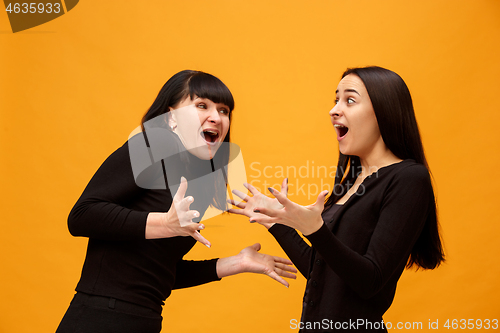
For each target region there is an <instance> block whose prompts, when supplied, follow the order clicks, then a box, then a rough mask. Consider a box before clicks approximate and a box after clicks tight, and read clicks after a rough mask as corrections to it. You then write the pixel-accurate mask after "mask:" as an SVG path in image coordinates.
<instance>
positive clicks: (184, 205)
mask: <svg viewBox="0 0 500 333" xmlns="http://www.w3.org/2000/svg"><path fill="white" fill-rule="evenodd" d="M193 202H194V198H193V197H191V196H189V197H186V198H184V199H182V200H181V201H178V202H176V203H175V209H177V211H178V212H179V213H180V212H187V211H188V210H189V206H190V205H191V204H192V203H193Z"/></svg>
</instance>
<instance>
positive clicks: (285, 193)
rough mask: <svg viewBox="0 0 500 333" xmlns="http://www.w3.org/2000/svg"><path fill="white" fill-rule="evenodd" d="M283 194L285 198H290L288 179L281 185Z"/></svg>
mask: <svg viewBox="0 0 500 333" xmlns="http://www.w3.org/2000/svg"><path fill="white" fill-rule="evenodd" d="M280 192H281V194H283V195H284V196H285V197H286V196H288V178H285V179H283V182H282V183H281V190H280Z"/></svg>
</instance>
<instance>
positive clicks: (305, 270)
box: [269, 224, 312, 278]
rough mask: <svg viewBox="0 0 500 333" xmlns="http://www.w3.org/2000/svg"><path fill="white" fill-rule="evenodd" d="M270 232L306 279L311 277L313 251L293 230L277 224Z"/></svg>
mask: <svg viewBox="0 0 500 333" xmlns="http://www.w3.org/2000/svg"><path fill="white" fill-rule="evenodd" d="M269 232H270V233H271V234H272V235H273V236H274V238H275V239H276V240H277V241H278V243H279V244H280V246H281V248H282V249H283V251H285V253H286V254H287V255H288V257H289V258H290V260H291V261H292V262H293V263H294V265H295V267H297V269H298V270H299V271H300V273H301V274H302V275H303V276H304V277H306V278H307V277H308V276H309V263H310V260H311V255H312V249H311V247H310V246H309V245H308V244H307V243H306V242H305V241H304V239H303V238H302V237H300V235H299V234H298V233H297V231H296V230H295V229H293V228H290V227H287V226H284V225H281V224H275V225H274V226H273V227H272V228H269Z"/></svg>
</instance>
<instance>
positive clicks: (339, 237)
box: [269, 160, 435, 332]
mask: <svg viewBox="0 0 500 333" xmlns="http://www.w3.org/2000/svg"><path fill="white" fill-rule="evenodd" d="M434 207H435V205H434V193H433V190H432V185H431V180H430V177H429V173H428V171H427V169H426V168H425V167H424V166H423V165H421V164H417V163H415V162H414V161H413V160H404V161H402V162H400V163H396V164H392V165H390V166H387V167H383V168H380V169H379V170H378V172H377V173H374V174H372V175H371V176H368V177H367V178H366V179H365V180H364V181H363V183H362V185H361V186H360V187H359V189H358V192H357V193H356V194H354V195H352V196H351V197H350V198H349V200H348V201H347V202H346V203H345V204H344V205H335V206H332V207H331V208H330V210H327V211H325V212H323V215H322V217H323V221H324V224H323V226H322V227H321V228H320V229H319V230H318V231H316V232H314V233H313V234H311V235H308V236H307V239H308V240H309V241H310V242H311V244H312V247H311V246H309V245H308V244H307V243H306V242H305V241H304V240H303V239H302V237H300V235H299V234H298V233H297V232H296V231H295V230H294V229H292V228H289V227H287V226H283V225H278V224H275V225H274V226H273V227H271V228H270V229H269V231H270V232H271V233H272V234H273V236H274V237H275V238H276V239H277V240H278V242H279V243H280V245H281V247H282V248H283V249H284V250H285V252H286V253H287V255H288V256H289V257H290V259H291V260H292V261H293V263H294V264H295V265H296V267H297V268H298V269H299V271H300V272H301V273H302V274H303V275H304V276H305V277H306V278H307V286H306V292H305V294H304V305H303V312H302V319H301V320H302V322H304V323H306V322H310V323H312V322H322V321H323V320H328V321H332V322H334V323H335V322H340V323H344V322H349V320H351V322H352V321H357V320H358V319H363V320H365V322H366V321H370V322H371V323H374V322H379V323H380V322H381V321H382V315H383V314H384V313H385V312H386V311H387V309H388V308H389V306H390V305H391V303H392V301H393V299H394V295H395V291H396V284H397V281H398V279H399V277H400V276H401V274H402V272H403V270H404V268H405V265H406V263H407V261H408V258H409V255H410V252H411V250H412V247H413V245H414V244H415V242H416V240H417V238H418V237H419V235H420V232H421V230H422V228H423V226H424V224H425V222H426V220H427V219H428V218H432V214H435V210H434V209H435V208H434ZM332 212H333V213H332ZM332 215H333V216H332ZM311 325H312V324H311ZM311 327H312V326H311ZM319 327H320V326H318V329H316V330H315V329H312V330H307V329H306V330H304V331H307V332H310V331H321V332H325V331H331V329H330V326H328V325H325V326H323V327H321V328H319ZM344 328H345V327H344ZM349 328H351V329H352V328H353V326H349ZM356 328H357V330H358V331H369V330H370V329H369V328H370V326H361V327H356Z"/></svg>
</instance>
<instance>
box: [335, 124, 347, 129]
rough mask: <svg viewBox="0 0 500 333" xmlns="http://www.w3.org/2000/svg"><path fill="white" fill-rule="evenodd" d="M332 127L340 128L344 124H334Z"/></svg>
mask: <svg viewBox="0 0 500 333" xmlns="http://www.w3.org/2000/svg"><path fill="white" fill-rule="evenodd" d="M333 127H337V128H342V127H345V126H344V125H340V124H334V125H333Z"/></svg>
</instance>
